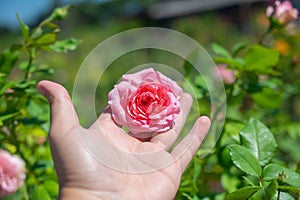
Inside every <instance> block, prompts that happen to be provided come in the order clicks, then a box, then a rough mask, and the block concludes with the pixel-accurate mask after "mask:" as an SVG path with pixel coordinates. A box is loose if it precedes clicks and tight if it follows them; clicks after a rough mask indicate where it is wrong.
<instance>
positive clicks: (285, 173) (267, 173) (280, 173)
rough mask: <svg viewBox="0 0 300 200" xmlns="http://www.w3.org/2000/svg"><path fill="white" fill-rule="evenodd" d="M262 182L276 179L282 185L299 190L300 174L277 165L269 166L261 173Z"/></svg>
mask: <svg viewBox="0 0 300 200" xmlns="http://www.w3.org/2000/svg"><path fill="white" fill-rule="evenodd" d="M263 177H264V180H271V179H278V180H279V181H281V182H283V183H287V184H289V185H291V186H295V187H299V188H300V174H298V173H297V172H295V171H293V170H291V169H288V168H285V167H283V166H281V165H278V164H269V165H267V166H266V167H265V168H264V171H263Z"/></svg>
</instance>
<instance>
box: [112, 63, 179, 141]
mask: <svg viewBox="0 0 300 200" xmlns="http://www.w3.org/2000/svg"><path fill="white" fill-rule="evenodd" d="M181 94H182V89H181V88H180V87H179V86H178V85H177V83H176V82H175V81H173V80H171V79H169V78H168V77H166V76H164V75H163V74H161V73H160V72H158V71H155V70H154V69H152V68H150V69H145V70H142V71H140V72H137V73H134V74H126V75H123V76H122V81H121V82H120V83H118V84H116V85H115V86H114V89H112V90H111V91H110V92H109V94H108V104H109V106H110V109H111V112H112V118H113V119H114V121H115V122H116V123H117V124H118V125H121V126H125V127H126V128H127V129H128V130H129V132H130V133H131V134H133V135H134V136H135V137H139V138H142V137H150V136H151V135H153V134H156V133H160V132H164V131H167V130H169V129H171V128H172V127H173V126H174V120H175V119H176V117H177V116H178V114H179V112H180V103H179V99H180V96H181Z"/></svg>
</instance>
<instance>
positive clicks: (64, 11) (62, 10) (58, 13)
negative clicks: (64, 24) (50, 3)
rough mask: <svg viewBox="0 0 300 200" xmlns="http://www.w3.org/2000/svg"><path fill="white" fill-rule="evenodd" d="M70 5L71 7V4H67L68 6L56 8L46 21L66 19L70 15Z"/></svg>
mask: <svg viewBox="0 0 300 200" xmlns="http://www.w3.org/2000/svg"><path fill="white" fill-rule="evenodd" d="M70 7H71V6H70V5H67V6H63V7H59V8H55V10H54V11H53V13H52V14H51V15H50V17H48V18H47V19H46V21H53V20H55V21H60V20H62V19H64V18H65V17H66V16H67V15H68V12H69V8H70Z"/></svg>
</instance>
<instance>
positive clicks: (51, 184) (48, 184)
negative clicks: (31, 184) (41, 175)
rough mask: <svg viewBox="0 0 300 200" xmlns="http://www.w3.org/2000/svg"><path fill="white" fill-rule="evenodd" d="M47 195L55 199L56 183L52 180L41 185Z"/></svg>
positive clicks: (56, 192)
mask: <svg viewBox="0 0 300 200" xmlns="http://www.w3.org/2000/svg"><path fill="white" fill-rule="evenodd" d="M43 185H44V187H45V188H46V190H47V191H48V193H49V195H50V196H52V197H56V196H57V194H58V183H57V182H55V181H52V180H47V181H45V183H44V184H43Z"/></svg>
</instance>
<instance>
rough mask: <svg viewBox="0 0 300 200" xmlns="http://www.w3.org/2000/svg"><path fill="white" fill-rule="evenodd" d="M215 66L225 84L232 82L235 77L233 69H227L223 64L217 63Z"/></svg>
mask: <svg viewBox="0 0 300 200" xmlns="http://www.w3.org/2000/svg"><path fill="white" fill-rule="evenodd" d="M217 67H218V70H219V72H220V75H221V77H222V79H223V81H224V82H225V83H227V84H233V83H234V81H235V79H236V77H235V73H234V71H233V70H231V69H228V68H227V66H226V65H223V64H219V65H218V66H217Z"/></svg>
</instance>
